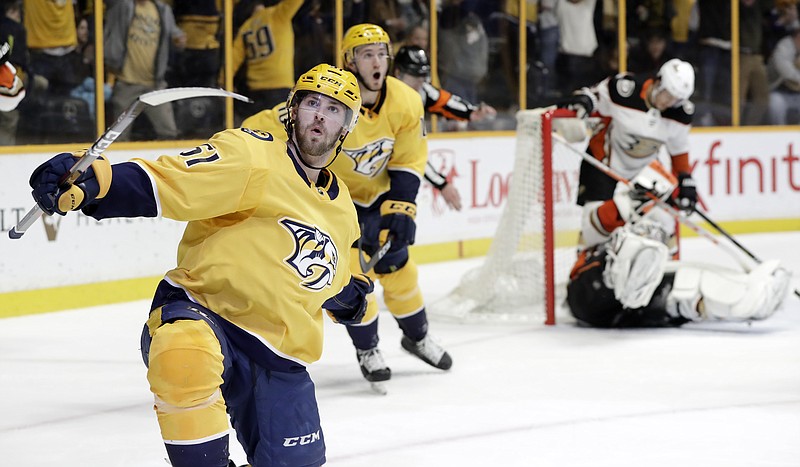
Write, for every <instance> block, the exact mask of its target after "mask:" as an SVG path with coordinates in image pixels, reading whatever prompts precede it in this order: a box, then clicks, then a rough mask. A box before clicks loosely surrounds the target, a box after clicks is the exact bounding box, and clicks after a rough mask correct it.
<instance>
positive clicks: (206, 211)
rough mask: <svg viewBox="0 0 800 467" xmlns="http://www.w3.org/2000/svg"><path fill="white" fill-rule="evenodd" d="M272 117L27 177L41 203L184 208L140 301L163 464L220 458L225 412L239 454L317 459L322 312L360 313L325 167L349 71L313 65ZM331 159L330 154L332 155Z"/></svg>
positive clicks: (338, 189)
mask: <svg viewBox="0 0 800 467" xmlns="http://www.w3.org/2000/svg"><path fill="white" fill-rule="evenodd" d="M287 107H288V109H289V112H288V118H287V121H286V122H287V124H286V127H285V129H284V128H281V129H279V130H278V131H276V132H275V133H270V132H265V131H257V130H249V129H243V128H239V129H233V130H225V131H222V132H220V133H217V134H216V135H214V136H213V137H212V138H211V139H210V140H208V142H207V143H204V144H202V145H200V146H198V147H196V148H194V149H191V150H188V151H184V152H182V153H180V154H179V155H176V156H162V157H160V158H159V159H158V160H156V161H151V160H144V159H132V160H130V161H128V162H124V163H120V164H115V165H113V166H112V165H110V164H109V163H108V162H107V161H106V160H104V159H98V160H97V161H96V162H95V163H94V164H93V165H92V168H90V169H88V170H87V171H86V173H84V174H83V175H82V176H81V177H80V178H79V179H78V180H77V181H76V183H75V184H74V185H72V186H71V187H70V188H69V189H68V190H63V189H61V188H59V187H58V181H59V179H60V178H61V176H62V175H63V174H65V173H66V172H67V171H68V170H69V169H70V168H71V166H72V165H73V163H74V161H75V157H74V156H73V154H72V153H62V154H59V155H57V156H55V157H54V158H52V159H51V160H49V161H47V162H45V163H44V164H42V165H41V166H40V167H39V168H37V169H36V170H35V171H34V173H33V175H32V176H31V186H32V187H33V193H34V198H36V200H37V203H38V204H39V206H40V207H42V209H43V210H45V212H47V213H50V214H52V213H58V214H65V213H66V212H67V211H69V210H76V209H81V210H82V211H83V212H84V213H85V214H87V215H89V216H92V217H94V218H96V219H104V218H109V217H137V216H145V217H154V216H164V217H168V218H172V219H176V220H182V221H188V224H187V227H186V231H185V233H184V235H183V239H182V240H181V243H180V245H179V246H178V264H177V266H176V267H175V268H174V269H172V270H170V271H168V272H167V273H166V276H165V277H164V280H163V281H161V283H160V284H159V286H158V288H157V290H156V293H155V297H154V299H153V303H152V307H151V310H152V311H151V312H150V317H149V319H148V320H147V323H146V325H145V329H144V331H143V333H142V355H143V358H144V361H145V363H146V364H147V366H148V373H147V378H148V382H149V383H150V388H151V390H152V391H153V393H154V395H155V410H156V414H157V417H158V422H159V425H160V427H161V435H162V437H163V439H164V443H165V445H166V450H167V453H168V455H169V458H170V461H171V464H172V465H173V466H176V467H207V466H208V467H212V466H213V467H227V466H228V463H229V459H228V457H229V456H228V434H227V433H228V415H230V419H231V422H232V424H233V428H234V429H235V430H236V433H237V437H238V439H239V441H240V443H241V444H242V446H243V447H244V450H245V452H246V453H247V457H248V462H250V464H252V465H254V466H266V465H303V466H316V465H321V464H323V463H324V462H325V444H324V437H323V435H322V431H321V428H320V421H319V411H318V409H317V402H316V398H315V395H314V384H313V382H312V381H311V379H310V378H309V375H308V372H307V370H306V366H307V365H308V364H310V363H312V362H314V361H316V360H318V359H319V357H320V354H321V352H322V335H323V322H322V310H323V309H324V310H326V311H327V312H328V314H329V315H330V316H331V317H332V318H333V319H334V320H335V321H337V322H341V323H348V322H360V321H361V318H362V317H363V316H364V312H365V310H366V306H367V303H366V295H367V294H368V293H369V292H370V291H371V290H372V282H371V281H370V280H369V278H367V277H366V276H363V275H360V274H356V275H351V274H350V271H349V270H348V266H349V264H350V246H351V245H352V244H353V242H355V241H356V240H357V239H358V236H359V226H358V222H357V217H356V212H355V209H354V207H353V202H352V200H351V198H350V195H349V193H348V190H347V187H346V186H345V185H344V184H343V183H342V182H341V181H340V180H339V178H338V177H337V176H336V175H334V174H333V173H332V172H331V171H329V170H328V169H327V168H326V167H328V166H329V165H330V164H331V163H332V161H333V160H334V159H335V158H336V156H337V154H338V153H339V151H340V149H341V146H342V142H343V141H344V138H345V137H346V136H347V134H348V133H349V132H350V131H351V130H352V128H353V127H354V125H355V123H356V121H357V119H358V111H359V109H360V107H361V98H360V92H359V88H358V85H357V83H356V80H355V78H354V77H353V75H352V74H351V73H349V72H347V71H345V70H341V69H338V68H335V67H332V66H329V65H318V66H317V67H314V68H313V69H311V70H310V71H308V72H307V73H305V74H303V75H302V76H300V78H299V80H298V81H297V83H296V84H295V86H294V88H293V90H292V91H291V93H290V94H289V100H288V106H287ZM340 157H341V156H340Z"/></svg>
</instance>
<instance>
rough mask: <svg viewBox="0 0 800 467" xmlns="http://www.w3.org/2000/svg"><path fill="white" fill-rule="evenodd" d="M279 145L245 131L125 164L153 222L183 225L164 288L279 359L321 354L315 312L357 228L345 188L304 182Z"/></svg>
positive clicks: (340, 277)
mask: <svg viewBox="0 0 800 467" xmlns="http://www.w3.org/2000/svg"><path fill="white" fill-rule="evenodd" d="M284 140H285V138H283V139H281V138H275V137H273V135H271V134H269V133H266V132H261V131H256V130H249V129H245V128H239V129H234V130H225V131H222V132H220V133H217V134H216V135H214V136H213V137H212V138H211V139H210V140H209V141H208V143H206V144H203V145H201V146H199V147H197V148H194V149H192V150H190V151H186V152H183V153H181V154H180V155H179V156H162V157H160V158H159V159H158V160H156V161H148V160H142V159H135V160H133V162H135V163H137V164H139V165H140V166H141V167H143V168H144V170H145V171H146V172H147V173H148V175H149V176H150V178H151V180H152V181H153V184H154V186H155V190H156V192H157V202H158V203H159V214H161V215H163V216H164V217H168V218H171V219H176V220H183V221H188V225H187V227H186V231H185V232H184V235H183V238H182V239H181V242H180V245H179V247H178V265H177V267H176V268H175V269H173V270H171V271H169V272H168V273H167V274H166V280H167V281H168V282H170V283H171V284H173V285H176V286H178V287H181V288H182V289H184V290H185V291H186V292H187V293H188V294H189V295H190V296H191V297H192V298H193V299H194V300H196V301H197V302H198V303H199V304H201V305H203V306H205V307H207V308H209V309H210V310H212V311H214V312H216V313H217V314H219V315H220V316H222V317H223V318H225V319H226V320H228V321H230V322H231V323H233V324H235V325H237V326H239V327H240V328H242V329H244V330H246V331H247V332H248V333H249V334H251V335H253V336H255V337H256V338H257V339H258V340H259V341H260V342H261V343H262V344H263V345H265V346H266V347H267V348H268V349H269V350H270V351H272V352H273V353H275V354H277V355H278V356H280V357H283V358H286V359H289V360H292V361H295V362H297V363H300V364H303V365H305V364H308V363H311V362H314V361H316V360H318V359H319V357H320V355H321V353H322V332H323V323H322V312H321V306H322V303H323V302H324V301H325V300H327V299H328V298H330V297H331V296H333V295H335V294H337V293H338V292H340V291H341V290H342V288H343V287H344V286H345V285H347V283H348V282H349V280H350V272H349V270H348V267H349V262H350V245H352V244H353V242H354V241H355V240H356V239H357V238H358V235H359V228H358V222H357V219H356V212H355V208H354V206H353V202H352V200H351V199H350V196H349V194H348V191H347V188H346V187H345V186H344V185H343V184H342V183H341V182H340V181H339V180H338V179H337V178H336V177H335V176H334V175H332V174H331V173H330V172H327V171H323V172H322V173H321V174H320V180H319V181H320V185H319V186H318V185H316V184H315V183H313V182H311V181H309V180H308V179H307V178H306V176H305V174H304V172H303V171H302V169H301V167H300V166H299V165H298V163H297V162H296V161H295V159H294V158H293V157H292V156H291V155H290V154H289V153H288V151H289V149H287V146H286V144H285V142H284Z"/></svg>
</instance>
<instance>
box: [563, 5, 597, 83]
mask: <svg viewBox="0 0 800 467" xmlns="http://www.w3.org/2000/svg"><path fill="white" fill-rule="evenodd" d="M596 5H597V0H566V1H564V0H559V2H558V7H557V8H556V17H557V18H558V26H559V34H560V39H559V44H558V62H559V64H558V76H559V77H560V79H559V83H560V85H561V86H560V90H561V94H562V95H564V96H567V95H569V94H570V93H571V92H572V91H573V90H574V89H577V88H580V87H582V86H586V85H588V84H591V82H592V79H593V77H594V76H595V75H594V67H595V61H594V58H593V57H594V53H595V51H596V50H597V46H598V43H597V34H596V31H595V27H594V13H595V7H596Z"/></svg>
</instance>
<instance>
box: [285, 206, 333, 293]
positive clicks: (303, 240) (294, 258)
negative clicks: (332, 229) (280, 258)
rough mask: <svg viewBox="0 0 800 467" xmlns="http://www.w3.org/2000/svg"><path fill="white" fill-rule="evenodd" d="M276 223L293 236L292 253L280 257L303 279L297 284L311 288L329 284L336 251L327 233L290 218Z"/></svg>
mask: <svg viewBox="0 0 800 467" xmlns="http://www.w3.org/2000/svg"><path fill="white" fill-rule="evenodd" d="M280 223H281V225H283V227H285V228H286V230H288V231H289V233H291V234H292V237H293V238H294V245H295V248H294V253H292V254H291V255H290V256H288V257H286V258H285V259H284V261H285V262H286V263H287V264H288V265H289V266H291V267H292V268H293V269H294V270H295V271H296V272H297V275H298V276H300V278H301V279H303V280H302V281H301V282H300V285H302V286H303V287H306V288H308V289H311V290H315V291H318V290H322V289H324V288H325V287H328V286H330V285H331V283H332V282H333V276H334V275H335V274H336V265H337V263H338V262H339V252H338V251H337V250H336V245H334V243H333V240H332V239H331V237H330V235H328V234H326V233H325V232H323V231H321V230H319V229H318V228H317V227H314V226H310V225H306V224H303V223H302V222H299V221H296V220H294V219H286V218H284V219H281V221H280Z"/></svg>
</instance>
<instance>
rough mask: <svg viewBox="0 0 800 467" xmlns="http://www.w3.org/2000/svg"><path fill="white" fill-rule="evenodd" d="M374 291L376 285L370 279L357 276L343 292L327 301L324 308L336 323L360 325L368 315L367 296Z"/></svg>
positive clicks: (362, 275) (361, 275)
mask: <svg viewBox="0 0 800 467" xmlns="http://www.w3.org/2000/svg"><path fill="white" fill-rule="evenodd" d="M373 289H374V284H373V283H372V280H371V279H370V278H369V277H367V276H365V275H364V274H356V275H354V276H353V277H351V278H350V283H349V284H347V285H346V286H345V287H344V288H343V289H342V291H341V292H339V293H338V294H336V295H334V296H333V297H331V298H329V299H327V300H325V303H323V304H322V308H324V309H325V311H327V312H328V316H330V317H331V319H332V320H333V321H334V322H336V323H339V324H358V323H360V322H361V320H362V319H363V318H364V315H365V314H366V313H367V294H369V293H370V292H372V290H373Z"/></svg>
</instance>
